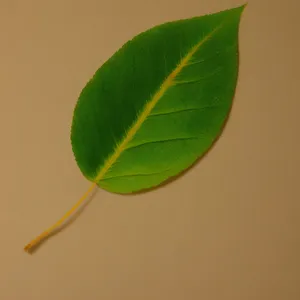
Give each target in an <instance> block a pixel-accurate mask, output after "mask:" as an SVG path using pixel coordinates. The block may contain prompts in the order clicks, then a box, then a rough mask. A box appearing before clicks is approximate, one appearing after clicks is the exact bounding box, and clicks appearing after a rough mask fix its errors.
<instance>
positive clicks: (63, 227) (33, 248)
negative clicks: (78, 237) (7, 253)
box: [28, 189, 98, 254]
mask: <svg viewBox="0 0 300 300" xmlns="http://www.w3.org/2000/svg"><path fill="white" fill-rule="evenodd" d="M97 191H98V189H95V190H93V192H92V193H91V194H90V196H89V197H88V198H87V200H86V201H85V202H84V204H83V205H82V206H81V207H80V208H79V209H78V210H77V211H76V213H74V214H73V215H72V216H71V217H70V219H69V220H68V221H67V222H65V223H64V224H63V225H61V226H60V227H59V228H57V229H55V230H53V231H52V232H51V233H50V234H49V235H48V236H47V237H45V238H44V239H43V240H42V241H40V242H39V243H38V244H37V245H35V246H34V247H32V248H31V249H30V251H28V253H29V254H34V253H35V252H36V251H37V250H38V249H40V248H41V247H42V246H43V245H44V244H45V243H47V241H48V240H49V239H51V238H52V237H54V236H56V235H57V234H59V233H60V232H62V231H63V230H64V229H65V228H66V227H69V226H71V225H72V224H73V223H74V222H75V221H76V220H77V218H78V217H79V216H80V214H81V213H83V211H84V210H85V209H86V208H87V206H88V205H89V204H90V203H91V201H92V200H93V198H94V197H95V195H96V193H97Z"/></svg>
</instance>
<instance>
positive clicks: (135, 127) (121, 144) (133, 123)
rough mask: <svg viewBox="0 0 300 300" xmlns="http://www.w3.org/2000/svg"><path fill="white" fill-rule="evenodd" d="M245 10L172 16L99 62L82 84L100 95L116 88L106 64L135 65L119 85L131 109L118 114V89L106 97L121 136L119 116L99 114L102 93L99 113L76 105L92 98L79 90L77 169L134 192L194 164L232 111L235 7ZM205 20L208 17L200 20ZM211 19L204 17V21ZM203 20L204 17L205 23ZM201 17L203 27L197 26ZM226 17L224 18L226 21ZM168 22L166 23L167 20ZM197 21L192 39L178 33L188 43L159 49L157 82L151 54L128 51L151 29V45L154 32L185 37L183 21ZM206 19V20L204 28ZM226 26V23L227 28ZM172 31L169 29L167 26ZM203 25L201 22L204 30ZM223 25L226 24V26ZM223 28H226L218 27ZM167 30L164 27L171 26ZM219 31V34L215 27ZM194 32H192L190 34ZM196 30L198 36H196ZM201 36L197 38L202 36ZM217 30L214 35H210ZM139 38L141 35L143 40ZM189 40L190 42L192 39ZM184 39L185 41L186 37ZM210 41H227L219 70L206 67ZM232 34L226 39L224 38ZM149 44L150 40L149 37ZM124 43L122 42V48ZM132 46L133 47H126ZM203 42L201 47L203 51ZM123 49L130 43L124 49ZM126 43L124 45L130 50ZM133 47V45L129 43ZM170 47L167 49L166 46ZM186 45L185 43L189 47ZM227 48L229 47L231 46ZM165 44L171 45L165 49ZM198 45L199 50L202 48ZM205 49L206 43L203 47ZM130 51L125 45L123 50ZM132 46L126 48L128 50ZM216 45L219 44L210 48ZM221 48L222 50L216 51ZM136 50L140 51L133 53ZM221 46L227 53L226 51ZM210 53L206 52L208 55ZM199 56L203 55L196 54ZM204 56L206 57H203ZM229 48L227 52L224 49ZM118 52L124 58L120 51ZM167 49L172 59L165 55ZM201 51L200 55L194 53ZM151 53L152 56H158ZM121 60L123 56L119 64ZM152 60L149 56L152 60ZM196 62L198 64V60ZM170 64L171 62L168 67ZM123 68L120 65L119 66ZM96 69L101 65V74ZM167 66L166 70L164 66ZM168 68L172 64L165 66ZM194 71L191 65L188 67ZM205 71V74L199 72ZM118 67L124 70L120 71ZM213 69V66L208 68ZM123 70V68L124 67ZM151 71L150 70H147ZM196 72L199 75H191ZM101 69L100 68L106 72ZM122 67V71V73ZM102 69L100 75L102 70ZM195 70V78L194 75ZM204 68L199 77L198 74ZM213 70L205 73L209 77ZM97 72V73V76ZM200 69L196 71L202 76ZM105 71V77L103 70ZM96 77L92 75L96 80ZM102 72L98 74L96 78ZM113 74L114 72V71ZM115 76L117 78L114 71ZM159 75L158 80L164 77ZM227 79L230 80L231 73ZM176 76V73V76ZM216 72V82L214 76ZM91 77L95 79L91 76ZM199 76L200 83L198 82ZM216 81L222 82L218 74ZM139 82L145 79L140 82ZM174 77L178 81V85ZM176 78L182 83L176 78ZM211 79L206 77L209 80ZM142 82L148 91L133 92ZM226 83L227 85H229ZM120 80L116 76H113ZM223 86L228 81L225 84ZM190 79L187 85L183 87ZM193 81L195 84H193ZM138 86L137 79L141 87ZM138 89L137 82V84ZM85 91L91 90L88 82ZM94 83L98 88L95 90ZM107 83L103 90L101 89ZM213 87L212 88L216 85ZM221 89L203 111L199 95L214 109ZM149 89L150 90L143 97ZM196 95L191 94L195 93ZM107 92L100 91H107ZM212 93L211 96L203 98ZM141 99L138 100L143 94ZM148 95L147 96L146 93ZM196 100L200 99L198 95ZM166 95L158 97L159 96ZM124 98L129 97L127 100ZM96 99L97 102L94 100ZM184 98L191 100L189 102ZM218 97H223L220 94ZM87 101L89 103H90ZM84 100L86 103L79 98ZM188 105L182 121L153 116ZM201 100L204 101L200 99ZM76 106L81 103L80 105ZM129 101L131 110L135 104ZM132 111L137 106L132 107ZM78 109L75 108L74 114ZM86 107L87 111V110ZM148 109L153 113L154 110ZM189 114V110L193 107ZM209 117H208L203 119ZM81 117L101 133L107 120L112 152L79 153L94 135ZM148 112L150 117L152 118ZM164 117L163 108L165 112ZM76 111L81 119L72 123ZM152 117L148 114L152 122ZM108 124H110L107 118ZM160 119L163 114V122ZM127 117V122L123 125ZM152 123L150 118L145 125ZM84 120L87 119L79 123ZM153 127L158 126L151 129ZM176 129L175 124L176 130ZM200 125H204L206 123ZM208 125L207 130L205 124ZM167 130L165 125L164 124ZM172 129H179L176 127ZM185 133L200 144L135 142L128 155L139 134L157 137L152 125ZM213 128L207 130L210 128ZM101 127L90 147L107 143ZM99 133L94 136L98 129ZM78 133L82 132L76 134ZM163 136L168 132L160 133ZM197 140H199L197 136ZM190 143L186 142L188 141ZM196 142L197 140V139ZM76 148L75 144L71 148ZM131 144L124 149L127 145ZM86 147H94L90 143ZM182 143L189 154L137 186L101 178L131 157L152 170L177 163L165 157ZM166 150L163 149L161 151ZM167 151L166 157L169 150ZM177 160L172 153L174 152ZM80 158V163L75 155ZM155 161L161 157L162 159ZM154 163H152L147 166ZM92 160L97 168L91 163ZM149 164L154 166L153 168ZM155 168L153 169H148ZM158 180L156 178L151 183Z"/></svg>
mask: <svg viewBox="0 0 300 300" xmlns="http://www.w3.org/2000/svg"><path fill="white" fill-rule="evenodd" d="M242 10H243V7H241V8H236V9H233V10H228V11H225V12H221V13H217V14H213V15H208V16H204V17H198V18H193V19H190V20H182V21H177V22H172V23H170V24H167V25H165V24H164V25H162V26H158V27H155V28H153V29H151V30H149V31H147V32H146V33H142V34H141V35H139V36H137V37H136V38H135V39H133V40H132V41H129V42H128V43H127V44H126V45H125V46H124V47H123V48H121V49H120V50H119V51H118V52H117V53H116V55H114V56H113V57H112V58H111V59H110V60H109V61H108V62H107V64H106V65H104V66H102V68H100V69H99V70H98V73H96V74H95V76H94V78H93V79H92V80H91V82H90V83H89V84H88V85H87V87H90V90H93V89H94V90H96V91H97V93H99V95H101V96H103V99H109V96H110V95H114V92H113V89H114V87H113V86H111V83H109V84H108V83H107V82H108V79H107V81H105V80H106V78H105V76H104V75H105V70H104V69H105V68H106V75H107V74H109V71H107V70H108V69H107V68H108V67H111V70H113V71H111V73H112V72H117V70H118V68H117V67H118V66H119V67H120V68H121V69H122V63H123V65H125V66H131V67H133V68H132V69H133V70H134V71H132V69H131V71H130V70H129V71H128V72H129V74H128V76H129V75H130V74H134V76H133V77H132V78H133V79H134V80H133V81H132V82H131V81H130V80H127V81H126V80H125V81H126V85H122V83H121V84H119V86H120V88H121V87H124V94H125V95H126V96H127V97H133V98H134V99H135V100H136V101H135V102H134V101H132V102H130V101H129V100H128V107H129V110H130V109H131V112H130V113H128V111H126V115H124V116H122V114H121V112H122V107H126V106H125V105H123V106H122V103H121V100H123V101H125V97H124V96H122V97H121V96H120V97H119V98H116V97H115V98H114V97H113V99H114V102H113V101H112V102H111V103H107V104H106V105H107V107H108V108H109V110H110V112H109V115H110V116H113V117H114V116H115V118H116V119H118V117H119V120H118V121H119V122H120V124H121V125H122V126H123V128H122V130H121V134H120V135H119V136H118V135H117V134H115V132H116V130H114V126H115V127H118V125H117V123H114V122H117V121H116V120H113V121H112V120H108V118H106V116H105V112H102V113H101V111H100V110H101V109H103V110H104V111H105V103H104V100H103V101H102V103H101V105H98V104H97V105H95V107H96V113H94V112H91V110H90V109H86V110H84V108H81V109H79V108H80V104H79V102H80V101H81V102H80V103H81V104H82V103H88V102H89V99H91V98H92V97H90V98H89V97H88V96H89V94H88V93H84V92H83V94H81V98H80V99H79V101H78V104H77V106H76V109H75V111H74V121H73V124H72V134H71V138H72V146H73V151H74V154H75V157H76V160H77V163H78V165H79V166H80V164H81V170H82V172H83V174H84V175H85V176H86V177H87V178H88V179H90V180H92V181H95V182H97V184H98V185H99V186H100V187H103V188H105V189H107V190H110V191H112V192H120V193H128V192H133V191H138V190H140V189H144V188H149V187H151V186H154V185H158V184H159V183H161V182H162V181H164V180H166V179H167V178H169V177H170V176H174V175H176V174H177V173H178V172H180V171H182V170H184V169H185V168H186V167H188V166H189V165H191V164H192V163H193V162H194V161H195V160H196V159H197V158H198V157H199V156H201V155H202V154H203V153H204V152H205V151H206V150H207V148H208V147H209V146H210V145H211V144H212V143H213V141H214V140H215V138H216V136H217V135H218V134H219V133H220V131H221V128H222V125H223V123H224V121H225V119H226V117H227V114H228V112H229V110H230V106H231V102H232V97H233V93H234V90H235V85H236V80H237V66H238V55H237V50H238V44H237V33H238V25H239V19H240V14H241V12H242ZM205 21H206V23H205ZM207 21H209V22H207ZM207 23H208V24H207ZM201 24H202V27H201V26H200V25H201ZM224 24H225V25H224ZM168 25H170V27H168ZM196 25H197V26H199V27H200V28H202V31H201V30H200V31H201V34H202V35H201V34H198V35H197V39H195V37H194V36H193V39H192V38H190V40H189V38H186V37H185V39H184V38H183V40H185V41H186V43H178V44H181V45H183V44H184V45H185V46H184V50H185V51H183V49H178V47H177V48H176V49H175V51H174V52H176V53H177V54H176V55H174V57H176V59H175V58H174V57H172V55H168V56H167V55H166V53H165V52H164V51H161V52H160V56H159V59H160V62H161V63H160V64H159V63H158V64H157V66H158V67H159V68H161V70H162V69H164V71H160V74H163V76H162V75H160V78H159V80H158V81H155V80H154V78H155V75H156V71H155V70H156V69H155V70H154V69H153V70H152V71H151V69H149V66H151V62H153V61H154V58H153V57H154V56H153V55H152V56H150V57H151V59H149V61H148V62H146V63H145V61H143V60H141V56H134V55H133V53H135V51H134V50H133V49H134V46H136V45H139V47H140V48H141V49H145V45H147V43H146V44H145V43H144V44H143V42H145V40H147V39H146V38H145V37H147V34H148V37H149V36H150V37H151V39H150V40H151V42H152V44H154V45H156V46H157V45H158V44H159V43H158V41H159V42H161V41H162V40H161V39H159V38H157V36H159V35H160V38H161V37H162V36H164V37H165V39H166V40H168V39H169V40H170V36H171V37H176V36H177V37H178V36H180V34H179V33H178V32H181V34H182V33H185V34H186V35H187V36H188V35H189V34H190V31H192V30H190V31H188V29H186V28H188V27H189V26H190V28H192V29H193V30H195V28H196ZM205 26H206V27H205ZM230 26H231V27H230ZM170 28H171V29H172V30H171V29H170ZM174 28H177V31H174ZM203 28H204V29H203ZM224 28H225V29H224ZM222 29H223V30H222ZM168 30H169V31H168ZM203 32H206V34H203ZM220 32H221V33H220ZM190 36H192V34H190ZM195 36H196V35H195ZM199 36H200V38H199ZM215 36H217V37H218V38H217V39H216V38H214V37H215ZM143 38H144V40H143ZM192 40H193V43H192V42H191V41H192ZM222 40H224V41H225V43H221V41H222ZM187 41H188V42H187ZM209 41H210V44H213V43H215V44H216V45H217V47H213V46H212V45H210V47H211V49H218V50H222V49H220V45H221V46H223V45H226V49H227V50H226V51H223V56H222V55H220V57H219V63H220V62H221V64H222V66H223V69H221V71H218V72H217V71H216V70H211V69H212V67H213V66H214V64H213V62H214V61H215V60H216V61H218V60H217V59H215V60H209V59H207V57H211V56H212V55H211V54H210V53H207V52H205V51H207V49H206V50H205V47H203V46H205V44H206V43H207V42H209ZM228 41H230V42H228ZM148 45H150V44H148ZM126 47H127V48H126ZM130 47H131V48H130ZM149 48H150V50H149V52H151V49H152V50H153V49H156V48H155V47H154V46H152V48H151V47H150V46H149ZM203 48H204V50H202V49H203ZM126 49H127V50H126ZM128 49H129V50H128ZM130 49H131V50H130ZM166 49H167V48H166ZM187 49H188V50H187ZM229 49H231V50H229ZM167 50H168V49H167ZM171 50H172V49H169V50H168V51H167V52H168V54H170V53H171V54H172V52H171ZM199 50H202V51H199ZM208 50H209V49H208ZM126 51H127V52H126ZM130 51H131V52H130ZM214 51H216V50H214ZM182 52H185V55H184V56H182ZM220 52H222V51H220ZM138 53H140V54H141V52H138ZM224 53H226V54H224ZM208 54H210V55H208ZM126 55H127V57H129V58H128V61H129V62H126V60H125V59H123V58H124V57H125V56H126ZM201 55H202V56H201ZM205 55H206V59H205ZM226 55H227V56H226ZM122 56H123V57H122ZM170 56H171V58H170ZM199 56H200V57H199ZM155 58H156V57H155ZM124 61H125V63H124ZM133 61H135V62H136V61H139V62H140V64H133V65H131V63H132V62H133ZM149 62H150V63H149ZM195 62H197V63H195ZM143 63H144V64H146V66H148V69H147V68H146V67H145V68H144V70H146V71H148V73H149V74H143V75H141V76H140V77H141V78H142V79H143V80H141V79H140V78H137V76H136V72H138V71H141V70H143V68H142V67H140V66H141V64H143ZM157 66H156V68H158V67H157ZM167 66H169V69H168V67H167ZM124 69H125V67H123V69H122V70H123V71H124ZM207 69H209V70H210V73H211V74H209V73H208V72H207ZM101 70H104V71H102V73H101ZM168 70H169V71H168ZM170 70H171V71H170ZM191 70H192V71H191ZM203 70H204V71H205V72H204V73H203V74H202V73H201V72H203ZM123 71H122V72H123ZM212 71H213V72H212ZM122 72H121V73H122ZM150 73H151V74H150ZM195 73H196V75H197V76H196V77H197V78H198V79H197V78H196V77H195ZM103 74H104V75H103ZM122 74H123V73H122ZM101 75H102V76H101ZM191 75H192V77H191ZM200 75H203V76H202V78H200V77H201V76H200ZM209 75H210V76H209ZM97 76H98V77H97ZM199 76H200V77H199ZM226 76H227V80H224V78H225V77H226ZM107 77H108V78H109V76H107ZM95 78H96V80H95ZM99 78H100V79H101V80H99ZM115 78H116V76H115ZM118 78H120V77H118ZM162 78H163V80H162ZM228 78H229V79H228ZM175 79H176V80H175ZM212 79H214V81H212ZM93 80H94V81H93ZM151 80H152V81H155V85H156V87H158V88H156V89H154V88H153V87H154V85H151V84H150V86H151V88H152V93H151V91H150V90H149V89H148V86H147V84H148V83H149V81H151ZM198 80H199V82H198ZM218 80H219V81H218ZM152 81H151V83H153V82H152ZM142 82H143V83H142ZM176 82H177V84H176ZM179 82H181V84H179ZM207 82H208V83H207ZM211 82H217V83H218V84H219V85H217V84H211ZM140 83H141V84H142V88H143V89H144V90H145V91H146V92H145V93H140V94H141V95H144V97H143V98H139V97H138V93H137V92H136V91H135V90H134V88H136V87H137V86H138V85H137V84H140ZM228 83H229V84H228ZM115 84H116V85H117V87H118V83H117V82H116V83H115ZM226 85H228V86H229V87H227V88H226ZM187 86H188V87H187ZM191 86H192V87H191ZM138 88H140V86H138ZM140 89H141V88H140ZM87 90H88V89H87ZM99 90H100V91H101V92H99ZM103 90H104V91H103ZM214 90H217V91H214ZM224 92H225V94H226V97H223V98H222V99H223V100H224V99H225V100H226V101H224V103H225V105H224V103H222V105H219V106H218V105H217V106H215V107H216V109H215V111H214V114H211V113H210V112H209V111H208V110H207V109H203V108H202V115H201V108H200V107H199V102H200V104H201V101H202V102H203V103H204V104H205V105H203V104H202V107H207V108H209V107H210V108H211V107H213V102H214V101H215V99H216V98H221V95H220V93H224ZM147 94H148V96H147ZM193 95H194V96H193ZM195 95H202V96H203V97H206V98H207V99H208V100H209V101H208V100H205V101H204V100H201V99H202V98H201V99H200V98H199V97H197V96H195ZM104 96H105V97H104ZM208 96H209V97H208ZM188 97H190V98H189V101H184V100H185V99H186V98H188ZM120 99H121V100H120ZM141 99H142V100H141ZM148 99H150V100H148ZM199 99H200V100H201V101H200V100H199ZM96 100H98V101H99V102H101V98H100V97H97V99H96ZM162 100H163V101H162ZM126 101H127V100H126ZM94 102H96V101H94ZM187 102H188V103H187ZM219 102H220V99H219ZM120 103H121V105H120ZM90 104H92V103H90ZM118 105H119V106H118ZM83 106H84V105H83ZM188 106H190V107H193V109H194V113H195V112H197V113H196V114H194V116H193V117H189V118H187V119H185V120H184V121H183V117H181V121H177V120H176V118H175V119H174V118H173V119H172V121H170V118H169V121H168V122H169V123H167V121H166V120H167V119H163V122H162V123H159V122H158V121H157V119H159V117H158V116H157V115H158V114H160V115H161V116H162V115H163V114H165V113H164V111H167V110H170V107H171V109H172V107H173V109H174V107H175V108H176V109H177V110H188V109H189V108H188ZM200 106H201V105H200ZM78 107H79V108H78ZM133 108H134V109H133ZM132 111H134V113H132ZM203 111H204V112H206V115H204V114H203ZM78 112H79V113H78ZM87 112H88V113H87ZM152 114H153V115H152ZM191 114H192V113H191ZM155 115H156V122H157V124H156V125H155V126H154V124H155V122H153V118H151V117H153V116H155ZM200 116H201V122H202V124H200V126H199V125H197V122H199V117H200ZM208 116H209V117H210V118H208ZM84 117H89V118H92V119H93V122H91V124H92V126H90V128H92V127H93V126H94V127H96V128H98V129H99V132H100V131H101V130H102V128H103V124H104V125H105V124H110V129H111V132H112V133H111V135H112V136H115V139H114V142H112V140H110V142H108V143H107V144H109V145H110V147H111V149H110V151H107V153H108V154H106V155H101V154H100V153H98V154H95V153H92V152H90V153H88V155H86V153H87V152H88V151H87V152H86V153H84V151H83V152H82V153H80V151H78V149H79V148H80V147H79V148H78V144H79V143H81V142H84V141H88V142H89V145H91V138H92V137H93V135H92V134H91V135H89V134H88V133H86V132H87V131H85V130H84V129H83V130H80V129H81V128H80V125H79V126H76V124H84V121H83V120H84ZM97 117H101V119H102V120H104V121H103V122H102V124H101V125H99V123H97V120H96V119H97ZM127 117H128V119H131V120H130V121H129V122H127V123H126V120H127ZM149 117H150V118H149ZM165 117H166V115H165ZM76 118H78V119H79V121H78V123H76ZM149 120H150V121H149ZM151 120H152V125H151ZM110 122H112V123H113V125H111V123H110ZM160 122H161V121H160ZM164 122H165V124H168V125H167V126H164ZM128 124H129V125H128ZM149 124H150V125H149ZM83 127H84V126H83ZM172 127H174V128H173V129H174V132H173V133H172V130H173V129H172ZM154 128H155V130H154ZM176 128H177V129H176ZM203 128H204V129H203ZM205 128H206V129H205ZM164 129H166V130H165V131H164ZM176 130H177V131H176ZM181 131H182V133H185V134H187V136H188V135H191V132H193V131H197V134H198V135H199V139H200V140H201V143H199V142H198V143H196V144H195V143H180V145H178V147H175V148H174V146H173V148H170V147H169V146H168V145H163V146H162V147H160V148H156V147H154V148H153V145H152V147H151V148H150V149H149V151H148V153H147V151H146V152H144V153H143V152H141V149H139V151H140V152H139V153H137V152H136V151H131V154H130V155H129V152H128V150H129V149H130V148H132V147H133V146H134V143H137V142H138V140H139V139H140V140H143V139H145V137H146V138H148V139H149V136H151V134H152V135H153V138H155V136H156V139H157V134H156V132H162V133H163V132H165V135H168V134H169V137H170V136H172V134H173V135H175V134H176V133H178V132H181ZM210 131H211V132H210ZM106 134H107V135H109V134H110V133H109V132H107V133H103V132H102V133H101V134H100V135H98V137H97V138H98V139H97V140H96V141H93V142H94V145H95V144H97V147H94V148H93V147H92V148H93V149H94V150H96V149H97V148H99V146H100V148H101V146H103V147H105V146H106V145H107V144H106V143H105V137H106ZM95 136H97V135H95ZM99 136H100V138H102V140H103V143H101V139H99ZM78 137H80V138H78ZM164 138H165V139H166V137H164ZM199 139H198V140H199ZM185 142H187V141H185ZM194 142H195V141H194ZM76 147H77V148H76ZM128 147H129V148H128ZM92 148H91V149H92ZM185 149H188V151H187V153H189V154H188V155H185V154H179V156H180V157H181V158H180V161H178V162H177V165H176V166H175V167H174V168H171V171H169V172H165V173H164V174H165V175H164V176H158V177H157V180H156V181H155V180H152V181H151V182H150V181H148V182H146V181H144V182H141V183H138V182H137V181H135V183H133V186H134V185H135V184H136V186H135V187H133V186H129V185H128V184H125V183H119V184H118V183H116V182H115V183H114V184H111V185H108V184H107V182H106V183H104V181H105V179H107V178H108V177H109V176H110V177H111V176H113V177H115V178H116V177H118V176H119V177H120V176H122V174H123V173H124V170H131V169H132V164H134V166H135V170H133V171H134V172H136V173H137V174H138V173H147V172H148V173H149V171H151V172H152V173H155V171H159V169H161V168H162V167H163V166H164V167H166V163H165V162H168V164H169V166H170V165H172V164H174V162H173V163H172V160H170V159H168V158H172V157H173V156H172V152H176V153H182V151H184V150H185ZM153 151H154V153H156V160H157V161H156V163H154V164H153V160H152V161H151V163H150V165H149V161H148V162H147V159H145V157H146V158H147V157H151V156H149V155H151V153H153ZM159 153H160V154H161V153H163V154H164V155H160V154H159ZM96 155H99V156H102V162H101V161H100V160H98V161H97V159H94V158H95V156H96ZM167 156H168V157H167ZM173 159H174V157H173ZM83 160H85V163H83V164H82V161H83ZM80 161H81V162H80ZM159 161H160V163H159ZM90 162H91V164H92V165H93V168H94V170H93V172H90V171H87V169H84V167H82V165H84V164H86V165H88V164H89V163H90ZM151 164H152V167H151ZM95 166H96V168H95ZM153 166H154V167H155V168H156V169H155V168H153ZM152 169H155V170H152ZM155 182H156V183H155Z"/></svg>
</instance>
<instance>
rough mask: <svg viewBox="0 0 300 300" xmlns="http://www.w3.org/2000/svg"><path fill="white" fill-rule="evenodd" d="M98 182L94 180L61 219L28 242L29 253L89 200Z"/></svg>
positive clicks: (26, 247) (27, 250)
mask: <svg viewBox="0 0 300 300" xmlns="http://www.w3.org/2000/svg"><path fill="white" fill-rule="evenodd" d="M96 186H97V184H96V183H95V182H94V183H93V184H92V185H91V186H90V187H89V189H88V190H87V191H86V193H85V194H84V195H83V196H82V197H81V198H80V199H79V200H78V201H77V203H76V204H75V205H74V206H73V207H72V208H71V209H70V210H69V211H68V212H67V213H66V214H65V215H64V216H63V217H62V218H61V219H60V220H58V221H57V222H56V223H55V224H54V225H52V226H51V227H49V228H48V229H46V230H45V231H44V232H42V233H41V234H40V235H38V236H37V237H36V238H34V239H33V240H32V241H31V242H30V243H28V244H27V245H26V246H25V247H24V250H25V251H26V252H28V253H30V252H31V251H32V249H33V248H35V247H36V246H38V244H40V243H41V242H42V241H43V240H45V239H46V238H47V237H49V236H50V235H51V234H52V233H53V232H54V231H56V230H57V229H58V228H59V227H60V226H61V225H63V223H65V222H67V221H68V220H69V219H70V218H71V217H72V216H73V215H74V213H75V212H76V211H77V209H78V208H79V207H80V206H81V205H82V204H83V203H84V202H85V201H86V200H87V197H88V196H89V194H90V193H91V192H92V191H93V190H94V189H95V187H96Z"/></svg>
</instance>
